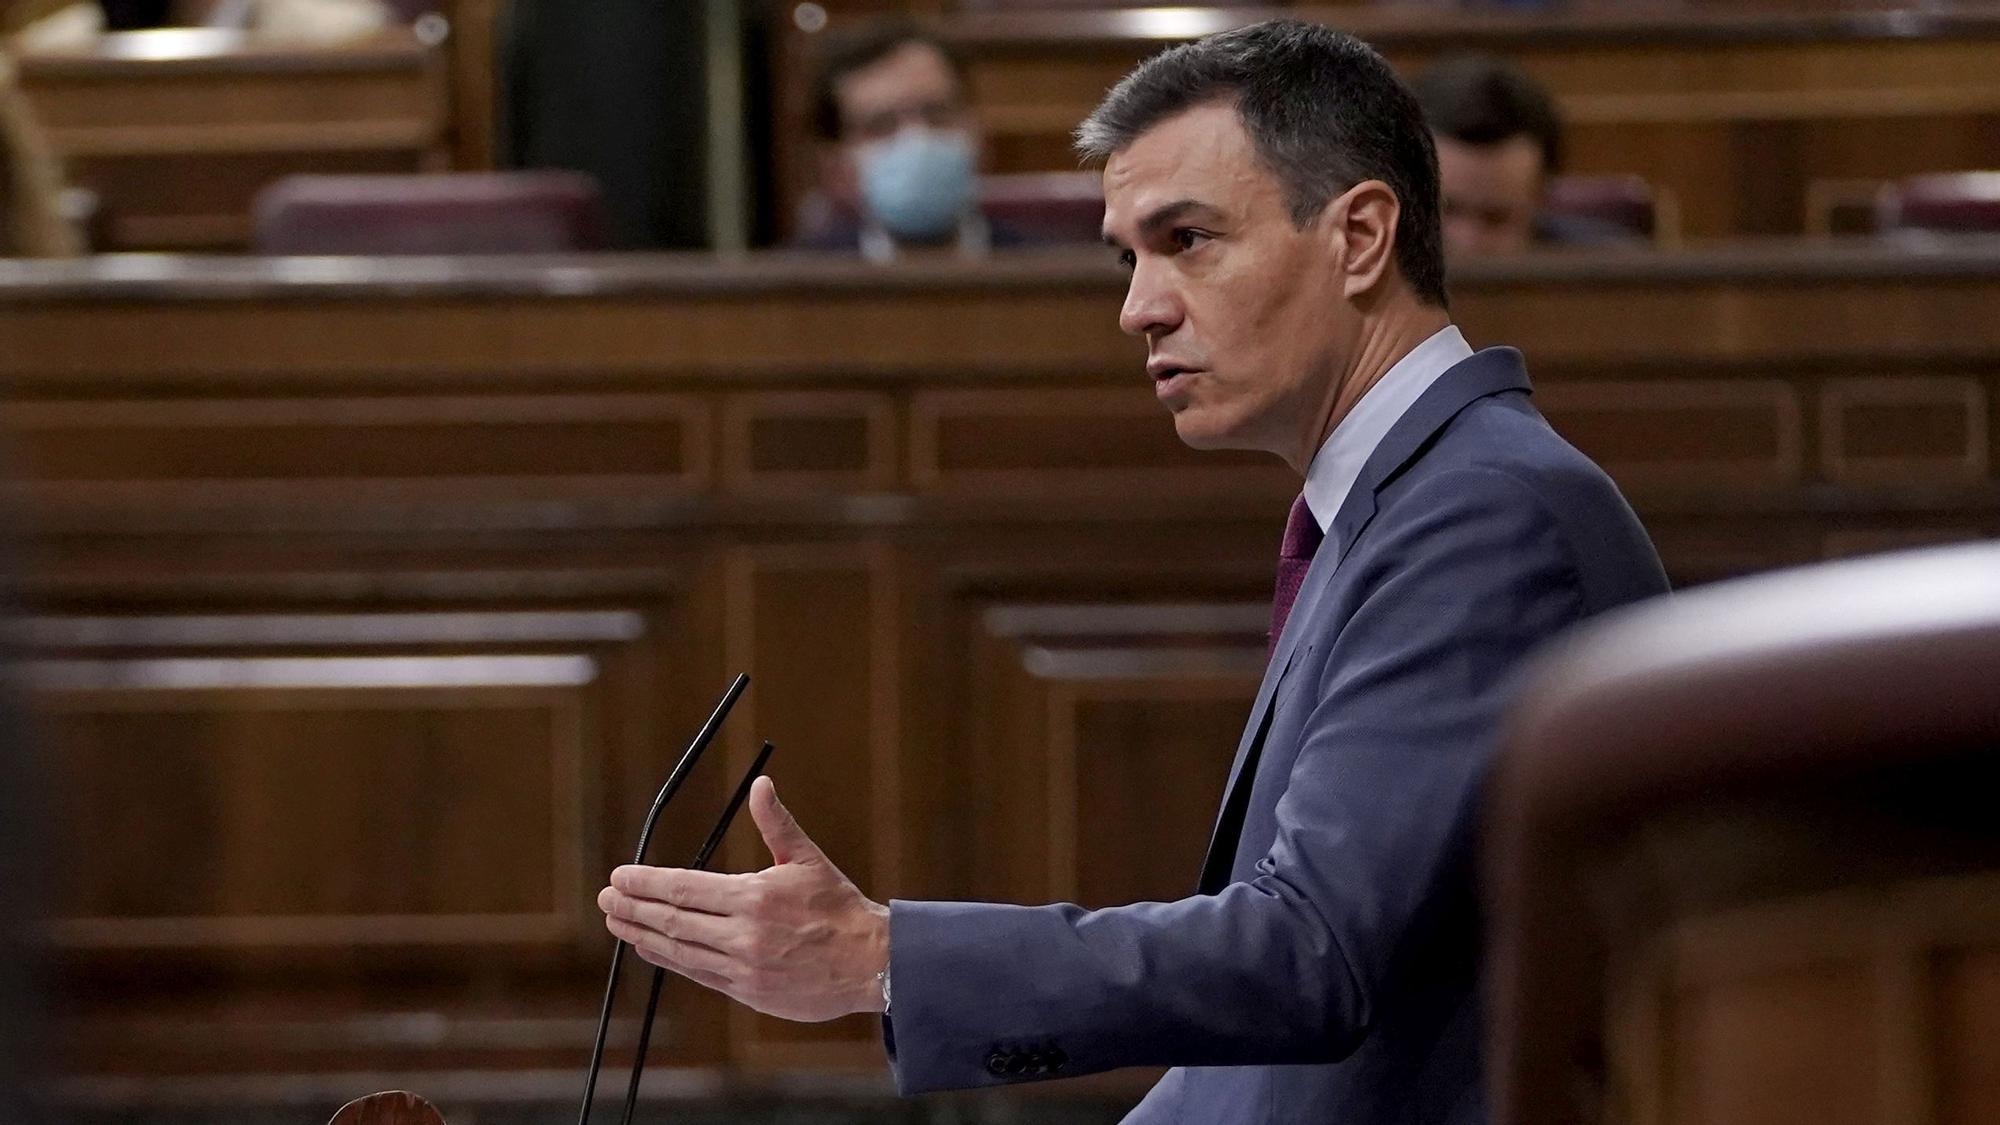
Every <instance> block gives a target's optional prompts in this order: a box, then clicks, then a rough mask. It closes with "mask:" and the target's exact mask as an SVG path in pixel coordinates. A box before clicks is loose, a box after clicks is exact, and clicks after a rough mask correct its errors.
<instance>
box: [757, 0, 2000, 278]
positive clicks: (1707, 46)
mask: <svg viewBox="0 0 2000 1125" xmlns="http://www.w3.org/2000/svg"><path fill="white" fill-rule="evenodd" d="M1274 15H1298V16H1303V17H1306V18H1310V19H1316V20H1320V21H1322V22H1325V23H1327V24H1330V25H1332V26H1335V27H1339V28H1341V29H1343V30H1346V31H1350V32H1352V33H1353V34H1355V35H1358V36H1360V37H1361V38H1363V39H1365V40H1367V41H1369V42H1370V43H1373V44H1374V45H1375V46H1377V47H1378V48H1380V49H1381V50H1382V51H1383V53H1384V54H1386V55H1387V56H1388V57H1389V59H1390V61H1391V62H1393V63H1394V64H1395V65H1396V67H1397V68H1398V69H1399V70H1401V71H1403V72H1404V73H1405V74H1413V73H1415V72H1416V71H1417V70H1420V69H1422V67H1423V66H1424V65H1425V64H1427V63H1428V62H1430V61H1431V60H1433V59H1435V58H1437V57H1438V56H1440V55H1442V54H1445V53H1449V52H1456V51H1463V50H1484V51H1491V52H1494V53H1496V54H1499V55H1502V56H1504V57H1506V58H1508V59H1510V60H1512V61H1513V62H1515V63H1517V64H1519V65H1520V66H1521V67H1523V68H1524V69H1525V70H1527V71H1528V72H1529V73H1530V74H1533V75H1534V76H1536V77H1537V78H1539V79H1541V80H1542V81H1543V82H1544V83H1546V84H1547V85H1548V86H1549V88H1550V89H1551V90H1552V91H1553V92H1554V93H1555V95H1556V97H1557V99H1558V101H1559V102H1560V103H1561V106H1562V109H1563V111H1564V113H1565V115H1566V117H1567V118H1568V121H1569V125H1570V128H1569V143H1568V149H1569V154H1570V157H1569V170H1570V171H1573V172H1578V173H1627V172H1636V173H1638V174H1640V175H1642V176H1644V177H1646V178H1647V179H1648V180H1650V181H1651V182H1653V183H1654V184H1656V185H1659V186H1662V187H1665V188H1668V189H1670V190H1671V191H1672V192H1673V194H1674V196H1675V197H1676V198H1677V200H1678V201H1679V204H1680V208H1681V216H1682V226H1683V231H1684V233H1685V234H1686V235H1687V236H1688V237H1690V238H1695V239H1701V238H1716V237H1725V236H1734V235H1749V234H1798V233H1802V232H1804V231H1805V229H1806V227H1805V221H1806V212H1805V206H1806V194H1807V189H1808V186H1809V185H1810V184H1811V183H1812V182H1813V181H1815V180H1840V179H1868V180H1884V179H1894V178H1897V177H1901V176H1905V175H1910V174H1913V173H1918V172H1928V171H1954V170H1961V169H1969V168H1985V167H1990V166H1993V165H1994V163H1995V161H1996V156H1995V150H1994V143H1993V139H1994V137H1995V136H1996V131H2000V66H1995V65H1994V59H1995V57H1996V54H2000V5H1995V4H1991V3H1961V4H1950V5H1945V6H1932V5H1926V6H1923V7H1915V6H1912V7H1909V8H1907V9H1895V8H1888V7H1884V8H1881V9H1877V10H1866V11H1851V10H1850V11H1842V10H1839V9H1838V8H1831V7H1829V6H1826V5H1801V6H1799V7H1798V9H1797V10H1792V11H1788V10H1785V9H1783V8H1777V7H1776V6H1772V5H1756V6H1748V5H1745V6H1737V5H1724V4H1715V5H1709V6H1696V7H1693V8H1685V7H1666V8H1646V7H1640V8H1636V9H1635V8H1633V7H1631V6H1630V5H1612V6H1606V7H1592V6H1590V5H1581V6H1569V5H1565V6H1563V7H1562V8H1561V9H1560V10H1559V11H1558V12H1555V13H1534V12H1519V13H1515V12H1507V11H1480V10H1471V11H1461V10H1457V9H1451V10H1446V11H1438V10H1428V11H1427V10H1424V9H1422V8H1421V7H1416V8H1410V7H1403V8H1399V7H1397V6H1395V5H1383V6H1368V7H1354V6H1310V5H1307V6H1301V7H1297V8H1281V7H1273V8H1270V9H1261V10H1260V9H1243V8H1234V9H1231V8H1199V7H1192V8H1177V9H1174V10H1172V11H1164V12H1162V11H1131V10H1127V11H1116V10H1107V11H1065V12H985V13H963V14H956V15H946V16H940V17H938V21H937V26H938V27H939V29H940V30H941V31H942V32H943V33H944V35H945V36H946V38H947V39H949V40H950V41H951V42H952V43H953V44H955V45H956V46H957V47H958V48H959V49H960V50H962V51H963V52H964V53H965V54H966V56H967V58H968V60H969V63H970V66H971V71H972V79H971V84H972V98H973V102H974V105H975V107H976V108H977V111H978V114H979V117H980V120H981V121H982V123H983V124H984V126H985V128H986V130H987V132H988V134H989V137H990V139H991V142H992V153H993V162H994V170H995V171H999V172H1023V171H1046V170H1055V169H1069V168H1074V167H1076V158H1075V156H1074V155H1073V153H1072V152H1071V149H1070V144H1069V135H1070V131H1071V130H1073V129H1074V128H1075V127H1076V125H1077V123H1078V122H1079V121H1081V120H1082V119H1083V117H1084V115H1085V114H1087V113H1088V112H1089V111H1090V110H1091V109H1092V108H1093V107H1094V106H1095V105H1096V104H1097V102H1098V100H1099V99H1100V98H1102V97H1103V95H1104V93H1105V91H1107V90H1108V89H1110V87H1111V86H1112V84H1113V83H1115V82H1116V81H1117V80H1118V79H1119V78H1121V77H1123V76H1124V75H1125V73H1126V72H1128V71H1129V70H1130V69H1131V68H1132V67H1133V66H1134V65H1135V64H1136V63H1137V62H1139V60H1141V59H1142V58H1144V57H1146V56H1148V55H1151V54H1153V53H1155V52H1156V51H1158V50H1160V49H1162V48H1163V47H1166V46H1168V45H1170V44H1172V43H1174V42H1178V41H1180V40H1183V39H1187V38H1192V37H1195V36H1199V35H1203V34H1207V33H1210V32H1213V31H1218V30H1222V29H1224V28H1228V27H1234V26H1238V25H1241V24H1245V23H1250V22H1253V21H1255V20H1259V19H1264V18H1268V17H1270V16H1274ZM783 49H784V50H786V51H788V52H790V56H789V59H790V62H789V69H790V72H792V73H796V74H804V73H808V72H809V67H808V66H807V65H806V62H805V59H806V58H808V57H809V55H810V50H809V44H808V42H807V41H805V39H804V37H802V36H800V35H799V34H798V33H797V32H796V31H795V30H794V31H792V32H791V36H790V39H789V40H787V41H785V46H784V48H783ZM779 73H781V74H782V73H787V71H786V70H784V69H781V70H780V71H779ZM801 81H803V79H801ZM781 95H782V97H787V98H789V99H790V100H789V101H788V102H787V101H783V100H781V102H780V107H779V108H780V111H781V116H782V118H783V119H784V121H785V122H786V123H794V122H803V121H804V120H805V118H804V116H803V114H804V112H805V106H804V94H803V87H802V86H801V87H799V88H797V89H792V90H788V91H781ZM780 135H781V136H791V137H793V138H794V140H793V143H791V144H781V145H780V146H779V157H780V165H779V167H780V182H781V184H783V185H784V190H785V198H786V199H787V200H789V201H792V202H795V201H796V199H797V194H796V193H797V192H799V191H802V190H803V189H804V187H805V186H806V184H807V181H808V180H809V177H810V176H811V175H812V168H811V164H810V161H802V160H796V159H793V160H789V161H788V159H787V157H788V154H789V153H791V152H792V150H794V149H796V150H798V151H799V152H801V153H802V152H803V151H804V149H805V143H804V142H805V138H803V137H799V136H798V135H797V133H796V132H792V133H781V134H780ZM783 213H786V214H789V213H790V212H789V211H786V212H783Z"/></svg>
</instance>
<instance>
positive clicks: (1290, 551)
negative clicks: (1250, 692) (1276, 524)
mask: <svg viewBox="0 0 2000 1125" xmlns="http://www.w3.org/2000/svg"><path fill="white" fill-rule="evenodd" d="M1325 538H1326V533H1325V532H1323V531H1321V530H1320V529H1319V521H1318V520H1316V519H1314V518H1313V514H1312V509H1311V508H1308V507H1306V498H1305V494H1304V493H1300V494H1299V498H1298V499H1297V500H1294V501H1292V514H1291V515H1290V516H1288V517H1286V519H1285V541H1284V543H1283V544H1281V545H1280V546H1279V547H1278V590H1277V595H1276V596H1275V597H1273V598H1272V599H1271V636H1270V639H1269V641H1268V642H1266V643H1267V645H1268V649H1267V651H1269V652H1276V651H1277V650H1278V637H1279V635H1280V634H1282V633H1283V632H1284V631H1285V618H1287V617H1290V616H1291V615H1292V603H1293V602H1295V601H1298V600H1299V587H1300V586H1301V585H1303V584H1304V583H1305V580H1306V571H1307V570H1308V569H1309V568H1311V566H1312V561H1313V552H1314V551H1317V550H1319V544H1320V540H1322V539H1325Z"/></svg>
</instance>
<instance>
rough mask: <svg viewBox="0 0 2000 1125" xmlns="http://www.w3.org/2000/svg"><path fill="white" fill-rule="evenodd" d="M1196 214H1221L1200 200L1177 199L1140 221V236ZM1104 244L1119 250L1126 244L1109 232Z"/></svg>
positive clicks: (1106, 232)
mask: <svg viewBox="0 0 2000 1125" xmlns="http://www.w3.org/2000/svg"><path fill="white" fill-rule="evenodd" d="M1194 213H1201V214H1205V215H1215V214H1219V212H1217V211H1216V209H1215V208H1214V207H1211V206H1209V205H1208V204H1206V203H1203V202H1202V201H1201V200H1199V199H1176V200H1174V201H1173V202H1172V203H1166V204H1162V205H1161V206H1158V207H1155V208H1153V210H1152V212H1151V213H1149V214H1148V215H1147V216H1146V217H1145V218H1143V219H1140V220H1139V234H1140V236H1141V237H1145V236H1148V235H1151V234H1153V233H1154V232H1155V231H1158V230H1159V229H1160V228H1161V227H1164V226H1171V225H1172V224H1174V223H1175V222H1178V221H1179V220H1181V219H1184V218H1186V217H1187V216H1188V215H1190V214H1194ZM1104 244H1105V245H1107V246H1111V247H1114V248H1116V249H1119V250H1123V249H1124V248H1125V244H1124V243H1122V242H1120V241H1118V238H1117V236H1115V235H1113V234H1112V233H1111V232H1110V231H1108V230H1107V231H1105V232H1104Z"/></svg>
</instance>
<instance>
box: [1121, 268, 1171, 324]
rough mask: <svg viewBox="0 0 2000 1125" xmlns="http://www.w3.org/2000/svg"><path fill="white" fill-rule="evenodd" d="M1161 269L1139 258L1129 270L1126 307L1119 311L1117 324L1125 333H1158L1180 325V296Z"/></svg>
mask: <svg viewBox="0 0 2000 1125" xmlns="http://www.w3.org/2000/svg"><path fill="white" fill-rule="evenodd" d="M1160 274H1161V271H1159V270H1158V269H1155V268H1151V267H1149V265H1148V263H1146V262H1140V263H1139V264H1138V265H1137V266H1135V267H1134V268H1133V270H1132V280H1131V283H1130V284H1129V285H1127V286H1126V289H1125V307H1124V308H1122V309H1120V310H1119V312H1118V327H1119V328H1120V329H1122V330H1123V331H1124V332H1125V334H1126V335H1128V336H1158V335H1164V334H1165V333H1168V332H1172V331H1173V330H1174V329H1175V328H1176V327H1178V326H1179V325H1180V320H1181V311H1180V309H1181V306H1180V299H1179V297H1178V295H1176V294H1175V293H1174V291H1173V289H1172V287H1171V286H1170V285H1168V284H1167V283H1166V279H1165V278H1163V277H1161V276H1160Z"/></svg>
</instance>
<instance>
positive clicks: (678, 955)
mask: <svg viewBox="0 0 2000 1125" xmlns="http://www.w3.org/2000/svg"><path fill="white" fill-rule="evenodd" d="M604 928H605V929H607V930H610V931H611V934H612V936H613V937H616V938H617V939H618V940H619V941H622V942H624V943H625V944H627V945H629V946H631V947H632V948H633V949H636V950H638V951H639V956H640V957H641V958H644V959H645V960H646V961H648V962H650V963H652V964H655V965H658V966H660V967H661V968H663V969H672V970H673V971H674V972H677V973H680V974H681V975H682V976H685V977H690V978H692V977H693V976H694V975H695V974H697V973H700V974H704V975H706V976H709V977H713V978H716V979H719V980H723V981H724V982H725V983H726V982H727V980H728V969H729V965H730V961H729V958H727V957H725V956H723V955H722V954H720V953H717V952H716V951H715V950H713V949H710V948H708V947H707V946H705V945H696V944H695V943H693V942H691V941H682V940H681V939H680V938H673V937H668V936H667V935H665V934H662V933H660V932H659V931H658V930H649V929H647V928H646V927H644V926H641V925H639V924H638V923H636V922H627V921H626V920H625V919H623V918H617V917H613V916H612V915H609V914H607V915H605V916H604ZM701 983H703V984H706V983H707V982H706V981H703V982H701ZM709 987H711V988H714V987H718V986H716V985H709Z"/></svg>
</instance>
